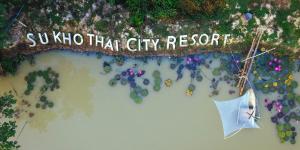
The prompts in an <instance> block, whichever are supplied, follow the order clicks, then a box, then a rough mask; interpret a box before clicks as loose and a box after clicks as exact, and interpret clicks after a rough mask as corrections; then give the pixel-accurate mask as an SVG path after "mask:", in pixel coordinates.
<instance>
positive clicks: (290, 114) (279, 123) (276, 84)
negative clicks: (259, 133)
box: [252, 55, 300, 144]
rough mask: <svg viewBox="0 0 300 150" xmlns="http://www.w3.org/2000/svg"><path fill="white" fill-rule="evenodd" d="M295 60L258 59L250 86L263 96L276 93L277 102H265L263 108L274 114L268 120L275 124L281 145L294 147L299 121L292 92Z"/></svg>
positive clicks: (297, 103)
mask: <svg viewBox="0 0 300 150" xmlns="http://www.w3.org/2000/svg"><path fill="white" fill-rule="evenodd" d="M294 68H295V67H294V61H292V60H291V59H290V58H289V57H284V56H281V57H276V56H273V55H266V56H264V57H258V58H257V59H256V63H255V65H254V68H253V80H252V81H253V84H254V86H255V88H256V90H258V91H261V92H262V93H264V94H267V93H274V92H277V93H278V94H279V95H280V96H279V98H278V99H276V100H269V99H265V100H264V103H265V107H266V108H267V109H268V110H269V111H271V112H272V113H273V114H274V115H273V116H272V117H271V121H272V122H273V123H274V124H276V128H277V133H278V136H279V138H280V141H281V142H282V143H284V142H286V141H289V142H290V143H291V144H295V143H296V140H295V137H296V136H297V131H296V125H297V122H298V121H300V111H299V104H300V96H299V95H297V94H296V93H295V91H294V90H295V89H296V88H297V86H298V83H297V82H296V81H295V80H294V78H293V75H292V72H293V71H294Z"/></svg>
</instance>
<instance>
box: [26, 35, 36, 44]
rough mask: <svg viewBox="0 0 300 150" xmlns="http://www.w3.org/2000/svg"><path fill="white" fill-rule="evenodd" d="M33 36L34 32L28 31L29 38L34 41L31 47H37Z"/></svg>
mask: <svg viewBox="0 0 300 150" xmlns="http://www.w3.org/2000/svg"><path fill="white" fill-rule="evenodd" d="M33 38H34V36H33V34H32V33H27V39H28V40H29V41H31V42H32V44H31V45H29V47H35V46H36V42H35V40H34V39H33Z"/></svg>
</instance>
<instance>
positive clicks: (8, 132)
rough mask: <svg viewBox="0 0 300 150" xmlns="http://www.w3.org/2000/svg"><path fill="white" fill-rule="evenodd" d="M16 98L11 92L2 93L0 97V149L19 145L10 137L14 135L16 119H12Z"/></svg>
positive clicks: (5, 149)
mask: <svg viewBox="0 0 300 150" xmlns="http://www.w3.org/2000/svg"><path fill="white" fill-rule="evenodd" d="M16 102H17V100H16V99H15V98H14V96H13V95H12V94H11V92H10V93H9V94H6V93H5V94H4V95H3V96H1V97H0V149H1V150H12V149H17V148H19V147H20V146H19V145H18V142H17V141H15V140H11V138H13V137H15V135H16V128H17V125H16V121H14V114H15V107H14V106H15V104H16Z"/></svg>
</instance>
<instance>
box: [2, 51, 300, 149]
mask: <svg viewBox="0 0 300 150" xmlns="http://www.w3.org/2000/svg"><path fill="white" fill-rule="evenodd" d="M110 60H111V58H110V57H108V56H103V57H102V58H101V59H97V58H96V56H95V55H92V54H91V55H89V56H87V55H86V54H78V53H71V52H62V51H54V52H47V53H43V54H38V55H37V56H36V60H35V61H36V64H35V65H33V66H32V65H30V64H29V63H28V62H24V63H22V64H21V66H20V68H19V70H18V72H17V75H16V76H8V77H1V78H0V83H1V86H0V93H1V94H2V93H3V92H6V91H9V90H12V89H14V90H15V93H17V95H18V96H17V99H18V100H22V99H25V100H26V101H28V102H29V103H32V104H33V106H30V107H28V108H27V109H26V110H24V111H28V112H30V113H32V115H33V117H28V115H27V114H26V113H24V114H23V115H20V118H19V119H18V121H17V122H18V133H20V135H19V136H18V141H19V144H20V145H21V148H20V149H21V150H41V149H43V150H53V149H57V150H60V149H63V150H83V149H89V150H98V149H103V150H104V149H105V150H120V149H123V150H183V149H186V150H199V149H214V150H220V149H223V150H233V149H244V150H253V149H272V150H282V149H289V150H293V149H294V150H296V149H299V148H300V145H299V142H298V143H296V144H295V145H292V144H290V143H285V144H281V143H280V141H279V138H278V136H277V133H276V127H275V125H274V124H273V123H272V122H271V121H270V117H271V113H270V112H268V111H267V109H265V107H264V106H263V105H264V103H263V100H264V97H265V96H266V95H265V94H264V95H263V94H262V93H260V92H258V93H257V94H258V95H257V96H258V97H259V100H258V102H259V112H260V116H261V119H260V120H259V121H258V124H259V126H260V127H261V128H260V129H245V130H242V131H241V132H239V133H238V134H237V135H235V136H233V137H232V138H229V139H226V140H224V137H223V129H222V124H221V120H220V117H219V114H218V111H217V109H216V106H215V104H214V103H213V100H229V99H232V98H235V97H237V96H238V92H237V90H238V89H237V88H236V87H232V86H231V85H230V84H226V83H225V82H220V83H219V85H218V87H217V89H218V91H219V93H218V95H216V96H210V93H211V91H212V89H211V88H210V85H211V78H213V75H212V71H213V69H214V68H216V66H219V65H220V61H219V59H217V58H212V63H211V65H210V67H209V68H207V67H204V66H201V70H202V72H203V74H205V76H203V80H202V81H201V82H193V84H194V85H195V87H196V88H195V90H194V92H193V95H192V96H187V95H186V92H185V91H186V89H187V86H188V85H189V83H190V82H191V78H190V76H189V73H188V71H187V70H184V71H183V77H182V79H181V80H178V81H176V80H174V79H176V78H177V75H176V73H175V72H174V71H173V70H171V69H170V62H169V59H168V58H163V59H162V60H161V62H160V66H158V65H157V62H156V61H154V60H149V61H148V63H147V64H144V63H141V62H140V61H135V60H130V59H128V60H126V63H125V64H124V66H122V67H113V71H112V72H110V73H108V74H105V73H104V71H103V68H102V64H103V62H104V61H110ZM134 64H138V65H139V68H141V69H143V70H145V71H146V72H151V73H152V72H153V71H154V70H159V71H160V75H161V77H162V78H163V79H162V80H163V81H164V80H165V79H167V78H170V79H173V85H172V86H170V87H164V88H161V89H160V91H158V92H156V91H154V90H153V89H152V88H149V95H148V96H146V97H144V98H143V102H142V103H140V104H137V103H135V102H134V101H133V100H132V99H131V98H130V96H129V93H130V89H129V88H128V86H122V85H121V84H116V85H115V86H114V87H111V86H110V85H109V84H108V82H109V80H111V78H113V77H114V75H115V73H114V72H122V70H124V69H126V68H128V67H130V66H132V65H134ZM48 67H51V68H52V69H53V70H55V71H56V72H57V73H59V83H60V88H59V89H55V90H53V91H51V92H47V93H46V94H45V95H46V96H47V97H48V99H50V100H51V101H53V103H54V107H53V108H51V109H36V108H35V107H34V104H35V102H37V101H39V95H40V91H39V90H38V89H39V86H41V85H42V84H43V80H42V79H40V78H38V79H37V80H36V84H35V86H36V87H38V88H35V89H34V90H33V91H32V92H31V94H30V95H25V94H23V93H24V91H25V90H26V88H27V86H26V85H27V83H26V81H25V80H24V78H25V76H27V74H28V73H30V72H32V71H36V70H44V69H46V68H48ZM151 73H148V74H145V78H149V79H150V78H151ZM294 77H295V79H296V80H297V81H300V74H295V75H294ZM151 81H152V79H151V80H150V84H151ZM229 90H230V91H234V92H230V94H229V92H228V91H229ZM297 92H298V93H299V94H300V90H298V89H297ZM268 97H276V95H268ZM18 107H24V106H22V105H21V104H20V103H19V104H18ZM23 127H24V128H23ZM22 128H23V129H22ZM21 131H22V132H21ZM297 140H300V139H299V136H298V137H297Z"/></svg>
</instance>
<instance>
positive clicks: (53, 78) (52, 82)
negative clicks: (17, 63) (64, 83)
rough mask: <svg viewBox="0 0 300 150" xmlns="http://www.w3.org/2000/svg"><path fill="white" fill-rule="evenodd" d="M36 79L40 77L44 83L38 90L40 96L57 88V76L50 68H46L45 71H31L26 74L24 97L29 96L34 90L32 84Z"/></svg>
mask: <svg viewBox="0 0 300 150" xmlns="http://www.w3.org/2000/svg"><path fill="white" fill-rule="evenodd" d="M37 77H41V78H43V79H44V81H45V83H44V85H42V86H41V88H40V92H41V93H42V94H44V93H45V92H47V91H48V90H51V91H53V90H55V89H58V88H59V81H58V77H59V74H58V73H56V72H55V71H53V70H52V69H51V68H48V69H46V70H39V71H33V72H30V73H28V75H27V76H26V77H25V81H26V82H27V89H26V90H25V92H24V94H25V95H30V93H31V92H32V90H33V89H34V83H35V81H36V79H37Z"/></svg>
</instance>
